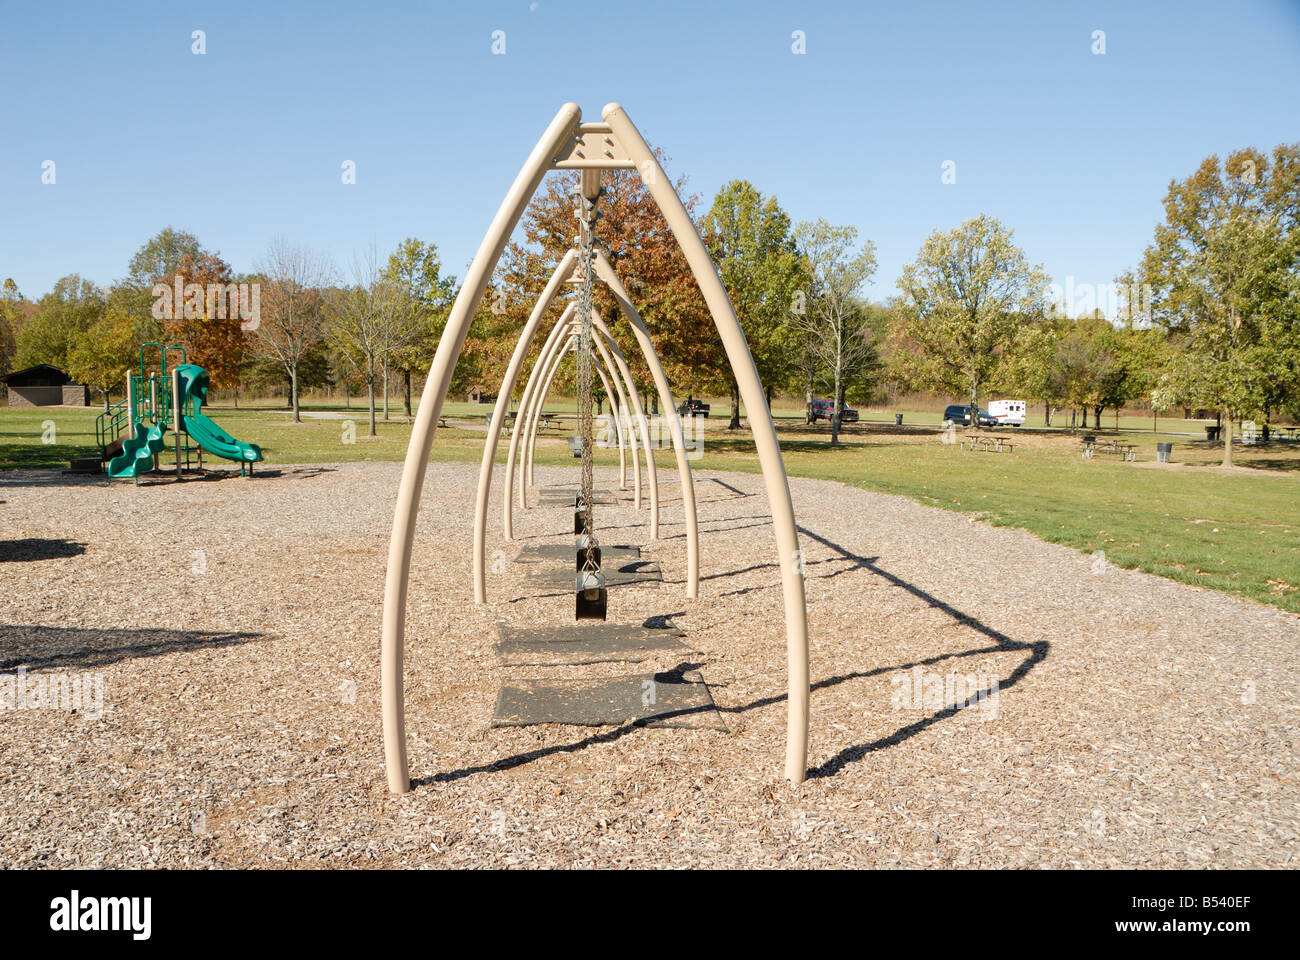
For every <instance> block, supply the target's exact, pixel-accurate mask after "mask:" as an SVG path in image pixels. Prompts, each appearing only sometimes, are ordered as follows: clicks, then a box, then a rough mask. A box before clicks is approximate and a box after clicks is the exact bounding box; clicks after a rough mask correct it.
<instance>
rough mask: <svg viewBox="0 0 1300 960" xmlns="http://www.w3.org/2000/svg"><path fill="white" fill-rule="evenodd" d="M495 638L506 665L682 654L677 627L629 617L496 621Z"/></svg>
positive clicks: (495, 646)
mask: <svg viewBox="0 0 1300 960" xmlns="http://www.w3.org/2000/svg"><path fill="white" fill-rule="evenodd" d="M497 634H498V636H500V638H501V639H500V641H499V642H497V643H495V644H493V645H492V650H493V652H495V653H496V655H497V658H498V659H499V660H500V661H501V662H502V663H503V664H504V665H506V666H508V667H531V666H548V667H561V666H572V665H576V664H586V663H619V662H625V663H640V662H641V661H643V660H646V659H649V658H650V657H651V656H653V655H655V654H661V653H668V654H670V655H672V656H685V655H686V654H690V653H694V652H695V651H694V650H693V649H692V648H691V647H688V646H687V645H686V644H684V643H682V640H681V638H682V637H684V636H685V634H683V633H682V632H681V631H680V630H678V629H677V628H676V627H656V628H651V627H644V626H641V625H640V624H631V623H583V624H574V625H571V626H563V627H512V626H507V625H506V624H504V623H497Z"/></svg>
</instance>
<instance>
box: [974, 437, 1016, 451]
mask: <svg viewBox="0 0 1300 960" xmlns="http://www.w3.org/2000/svg"><path fill="white" fill-rule="evenodd" d="M965 440H966V442H965V443H964V444H963V446H965V447H966V448H967V449H969V450H983V451H985V452H986V453H1001V452H1002V448H1003V447H1005V448H1006V450H1007V452H1008V453H1014V452H1015V449H1016V445H1015V443H1014V442H1013V441H1012V439H1011V437H997V436H990V435H987V434H983V433H968V434H965Z"/></svg>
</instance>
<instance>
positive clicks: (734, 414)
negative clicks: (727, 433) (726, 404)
mask: <svg viewBox="0 0 1300 960" xmlns="http://www.w3.org/2000/svg"><path fill="white" fill-rule="evenodd" d="M727 429H728V430H739V429H740V384H738V383H737V382H736V378H735V377H732V378H731V422H730V423H728V424H727Z"/></svg>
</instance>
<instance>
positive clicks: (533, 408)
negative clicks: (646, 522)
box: [505, 304, 658, 530]
mask: <svg viewBox="0 0 1300 960" xmlns="http://www.w3.org/2000/svg"><path fill="white" fill-rule="evenodd" d="M574 306H576V305H575V304H570V306H569V307H566V308H565V311H564V313H563V314H562V315H561V316H560V319H559V320H558V321H556V324H555V327H554V329H552V330H551V334H550V336H549V337H548V338H547V341H546V346H545V347H543V350H542V354H541V355H540V356H539V357H538V359H537V363H536V364H535V365H534V366H533V370H532V372H531V373H530V374H529V378H528V386H527V387H526V388H525V391H524V392H525V396H526V398H527V402H526V403H525V404H524V405H523V406H524V407H525V408H526V409H521V410H520V417H524V416H526V420H525V421H524V422H525V426H524V432H523V434H522V436H523V438H524V449H523V452H522V454H521V455H520V460H521V461H522V462H523V463H524V465H525V466H524V468H523V470H522V471H521V472H522V473H523V474H524V476H523V477H522V478H521V482H520V487H519V505H520V507H525V506H527V498H526V490H527V486H528V483H529V482H531V481H530V479H529V477H530V472H531V469H532V464H533V463H534V460H533V457H534V453H535V445H536V435H537V428H536V422H537V419H538V418H539V416H540V414H541V408H540V407H539V406H538V400H539V398H540V397H542V392H541V391H539V390H538V387H537V385H538V381H539V380H541V379H542V372H543V371H546V370H548V369H549V365H550V363H551V357H552V356H553V352H554V351H555V350H556V349H558V342H559V337H560V336H561V335H562V334H563V333H564V332H565V330H566V328H567V327H568V326H569V324H570V323H571V322H572V320H571V317H572V315H573V309H572V308H573V307H574ZM606 363H607V364H608V368H609V370H610V372H611V374H614V382H615V384H616V385H619V386H620V391H619V396H620V398H621V400H622V406H623V409H624V410H626V409H627V396H626V394H625V393H624V390H626V392H627V393H633V387H632V384H631V383H630V382H629V383H623V382H622V373H621V372H620V371H619V370H618V369H617V367H616V366H615V365H614V364H613V363H612V362H611V361H609V359H608V358H606ZM518 422H519V417H516V430H518ZM628 434H629V437H630V441H631V445H632V463H633V468H634V473H633V506H634V508H635V509H636V510H640V509H641V464H640V460H639V459H638V457H637V446H638V444H637V435H636V430H635V429H631V430H629V431H628ZM516 443H517V435H516V436H512V437H511V449H512V451H513V450H514V448H515V445H516ZM641 446H642V447H643V448H644V449H645V451H646V458H647V461H646V468H647V470H649V469H650V466H651V463H650V458H652V457H653V456H654V454H653V452H652V451H651V449H650V444H649V438H648V437H645V436H643V437H642V440H641ZM512 461H513V454H512ZM513 483H514V471H513V469H507V471H506V490H505V497H506V499H507V500H508V499H509V498H510V493H511V486H512V485H513ZM651 501H652V504H653V503H657V502H658V493H657V491H656V492H655V493H654V494H653V495H652V497H651ZM652 528H653V529H654V530H657V529H658V527H657V526H656V525H655V524H653V523H652Z"/></svg>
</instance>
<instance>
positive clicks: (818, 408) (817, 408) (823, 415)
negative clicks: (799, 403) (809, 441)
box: [812, 397, 858, 423]
mask: <svg viewBox="0 0 1300 960" xmlns="http://www.w3.org/2000/svg"><path fill="white" fill-rule="evenodd" d="M834 409H835V403H834V402H833V401H831V400H827V399H826V398H825V397H817V398H815V399H814V400H813V402H812V418H813V423H816V422H817V421H818V420H829V419H830V418H831V413H832V411H834ZM857 422H858V411H856V410H854V409H853V408H852V407H850V406H848V405H847V404H846V405H845V406H844V407H843V408H841V410H840V423H857Z"/></svg>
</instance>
